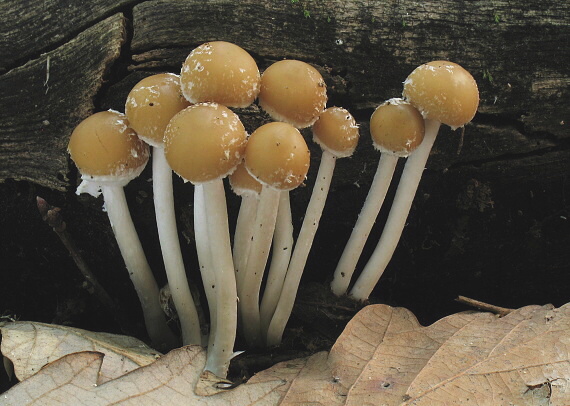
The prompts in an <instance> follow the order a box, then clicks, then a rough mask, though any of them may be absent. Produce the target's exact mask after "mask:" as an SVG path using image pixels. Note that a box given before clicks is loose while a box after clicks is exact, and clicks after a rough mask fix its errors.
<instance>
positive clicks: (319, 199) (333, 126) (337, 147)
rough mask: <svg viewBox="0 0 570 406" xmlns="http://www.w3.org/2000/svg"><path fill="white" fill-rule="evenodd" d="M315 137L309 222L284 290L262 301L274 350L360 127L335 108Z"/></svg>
mask: <svg viewBox="0 0 570 406" xmlns="http://www.w3.org/2000/svg"><path fill="white" fill-rule="evenodd" d="M313 137H314V140H315V142H316V143H318V144H319V145H320V146H321V148H322V150H323V153H322V156H321V162H320V165H319V170H318V173H317V177H316V181H315V185H314V186H313V192H312V194H311V198H310V200H309V204H308V206H307V211H306V213H305V218H304V219H303V224H302V226H301V230H300V231H299V236H298V238H297V242H296V243H295V249H294V251H293V254H292V256H291V262H290V263H289V266H288V268H287V272H286V276H285V274H283V275H282V277H283V278H284V282H283V283H282V289H281V290H280V292H276V293H274V292H269V291H266V292H265V294H264V297H263V299H264V300H265V298H266V297H267V300H265V302H266V303H267V304H266V306H265V307H264V304H265V303H264V302H263V301H262V307H261V310H262V321H263V317H268V318H269V321H267V325H266V330H265V332H266V334H267V337H266V340H267V345H270V346H271V345H277V344H279V343H280V342H281V337H282V335H283V331H284V329H285V325H286V324H287V321H288V320H289V317H290V315H291V311H292V310H293V305H294V303H295V296H296V294H297V290H298V288H299V283H300V281H301V276H302V274H303V270H304V268H305V265H306V263H307V258H308V256H309V252H310V250H311V246H312V244H313V240H314V238H315V234H316V232H317V228H318V226H319V221H320V218H321V215H322V212H323V209H324V206H325V202H326V198H327V194H328V191H329V187H330V182H331V179H332V175H333V172H334V167H335V164H336V159H337V158H343V157H349V156H350V155H352V154H353V152H354V150H355V149H356V145H357V143H358V138H359V132H358V126H357V125H356V121H355V120H354V117H352V115H351V114H350V113H349V112H348V111H347V110H346V109H343V108H340V107H331V108H328V109H326V110H325V111H324V112H323V113H321V115H320V116H319V118H318V119H317V121H316V122H315V123H314V124H313Z"/></svg>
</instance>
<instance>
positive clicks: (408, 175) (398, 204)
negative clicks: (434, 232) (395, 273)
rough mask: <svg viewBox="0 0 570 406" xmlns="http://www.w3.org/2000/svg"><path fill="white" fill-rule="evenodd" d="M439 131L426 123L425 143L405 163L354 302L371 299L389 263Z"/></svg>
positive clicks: (355, 289) (435, 123)
mask: <svg viewBox="0 0 570 406" xmlns="http://www.w3.org/2000/svg"><path fill="white" fill-rule="evenodd" d="M439 127H440V122H439V121H434V120H429V119H428V120H425V136H424V140H423V141H422V143H421V144H420V145H419V146H418V148H416V150H415V151H414V152H413V153H412V154H411V155H410V156H409V158H408V159H407V161H406V165H405V166H404V170H403V172H402V177H401V178H400V182H399V184H398V189H397V190H396V196H395V197H394V201H393V202H392V207H391V208H390V214H389V215H388V219H387V220H386V224H385V225H384V230H383V231H382V236H381V237H380V240H379V241H378V245H377V246H376V248H375V249H374V252H373V254H372V256H371V257H370V259H369V261H368V263H367V264H366V266H365V267H364V269H363V271H362V273H361V274H360V276H359V277H358V279H357V280H356V283H355V284H354V286H353V288H352V289H351V290H350V293H349V296H351V297H352V298H353V299H356V300H361V301H362V300H366V299H368V297H369V296H370V293H372V290H373V289H374V286H376V284H377V283H378V281H379V280H380V277H381V276H382V273H384V270H385V269H386V266H387V265H388V263H389V262H390V259H391V258H392V255H393V254H394V251H395V250H396V246H397V245H398V241H399V240H400V236H401V235H402V231H403V230H404V226H405V224H406V219H407V218H408V214H409V212H410V208H411V207H412V202H413V200H414V196H415V194H416V190H417V189H418V185H419V183H420V179H421V177H422V173H423V171H424V168H425V165H426V162H427V160H428V157H429V153H430V151H431V148H432V146H433V143H434V142H435V139H436V137H437V133H438V131H439Z"/></svg>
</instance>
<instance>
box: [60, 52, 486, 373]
mask: <svg viewBox="0 0 570 406" xmlns="http://www.w3.org/2000/svg"><path fill="white" fill-rule="evenodd" d="M446 75H448V76H446ZM465 75H469V74H468V73H467V72H466V71H464V70H463V69H462V68H461V67H459V65H456V64H452V63H450V62H441V61H438V62H432V63H430V64H426V65H422V66H421V67H419V68H418V69H417V70H416V71H414V72H413V73H412V74H411V75H410V77H409V78H408V79H407V80H406V82H405V84H404V95H403V96H404V98H403V99H391V100H388V101H387V102H385V103H384V104H382V105H381V106H379V107H378V109H377V110H376V111H375V112H374V114H373V115H372V117H371V121H370V124H371V125H370V127H371V135H372V137H373V140H374V146H375V147H376V148H377V149H379V150H380V151H381V152H382V156H381V158H380V163H379V166H378V171H377V173H376V176H375V178H374V181H373V184H372V187H371V190H370V193H369V195H368V197H367V199H366V202H365V204H364V207H363V210H362V213H361V216H360V217H359V219H358V222H357V224H356V226H355V228H354V231H353V235H352V236H351V237H350V240H349V242H348V244H347V246H346V249H345V252H344V253H343V256H342V258H341V260H340V262H339V265H338V268H337V270H336V272H335V275H334V279H333V282H332V285H331V287H332V290H333V292H334V293H335V294H337V295H341V294H345V293H346V292H347V291H348V287H349V284H350V281H351V276H352V274H353V272H354V270H355V268H356V263H357V261H358V258H359V256H360V254H361V251H362V248H363V246H364V243H365V242H366V238H367V236H368V234H369V232H370V229H371V227H372V224H373V223H374V221H375V218H376V216H377V214H378V212H379V210H380V207H381V205H382V202H383V201H384V197H385V194H386V190H387V188H388V186H389V184H390V182H391V179H392V175H393V172H394V168H395V166H396V163H397V160H398V158H399V157H407V156H408V155H410V157H409V158H408V160H407V163H406V166H405V169H404V173H403V175H402V178H401V179H400V185H399V187H398V191H397V193H396V198H395V200H394V203H393V205H392V210H391V212H390V216H389V218H388V221H387V223H386V225H385V230H384V234H383V235H382V237H381V239H380V241H379V243H378V247H377V249H376V251H375V252H374V254H373V256H372V258H371V259H370V261H369V263H368V265H367V266H366V267H365V269H364V270H363V271H362V273H361V275H360V277H359V278H358V280H357V281H356V283H355V284H354V287H353V288H352V290H350V292H349V294H350V296H351V297H353V298H355V299H358V300H365V299H366V298H368V295H369V294H370V292H371V291H372V288H373V287H374V285H375V284H376V282H377V281H378V279H379V278H380V275H381V273H382V271H383V269H384V268H385V266H386V264H387V263H388V261H389V260H390V257H391V255H392V253H393V251H394V249H395V247H396V244H397V242H398V239H399V237H400V234H401V232H402V229H403V224H404V223H405V218H406V215H407V212H408V210H409V207H410V205H411V201H412V199H413V194H414V192H415V189H416V188H417V184H418V182H419V178H420V174H421V171H422V169H423V166H424V164H425V161H426V160H427V156H428V155H429V150H430V149H431V145H432V144H433V141H434V139H435V134H437V129H438V128H439V123H440V122H441V123H446V124H449V125H451V126H453V127H457V126H461V125H463V124H465V123H466V122H468V121H469V120H470V119H471V118H472V117H473V115H474V113H475V111H476V108H477V102H478V94H477V90H476V85H475V84H474V81H473V80H472V78H471V79H469V78H470V75H469V77H467V76H465ZM434 81H435V82H437V83H433V82H434ZM438 81H439V82H438ZM445 86H447V87H445ZM469 86H471V87H469ZM473 86H475V87H474V90H473ZM450 88H453V90H450ZM429 92H432V93H431V94H435V96H431V97H430V96H429V94H430V93H429ZM438 92H439V93H438ZM426 95H428V96H426ZM256 99H258V104H259V106H260V107H261V109H262V110H263V111H264V112H265V113H266V114H267V116H268V117H269V118H270V119H271V120H273V121H271V122H269V123H266V124H264V125H261V126H260V127H259V128H257V129H255V130H254V131H252V133H251V135H249V134H248V133H247V131H246V129H245V127H244V125H243V124H242V122H241V120H240V117H239V116H238V114H239V112H240V110H236V109H241V108H245V107H248V106H250V105H251V104H252V103H254V102H255V101H256ZM434 100H435V102H434ZM326 104H327V92H326V85H325V81H324V79H323V77H322V76H321V74H320V73H319V71H318V70H317V69H315V68H314V67H313V66H311V65H309V64H307V63H305V62H302V61H298V60H282V61H278V62H276V63H274V64H272V65H270V66H269V67H268V68H267V69H266V70H265V71H264V72H263V74H260V71H259V69H258V67H257V64H256V62H255V60H254V59H253V58H252V57H251V55H250V54H249V53H248V52H247V51H245V50H244V49H243V48H241V47H239V46H237V45H235V44H232V43H229V42H224V41H214V42H208V43H205V44H202V45H200V46H198V47H197V48H195V49H194V50H193V51H192V52H191V53H190V54H189V55H188V57H187V59H186V60H185V61H184V63H183V65H182V68H181V72H180V75H177V74H172V73H164V74H156V75H152V76H149V77H147V78H145V79H143V80H142V81H140V82H139V83H138V84H136V85H135V87H134V88H133V89H132V90H131V91H130V93H129V95H128V97H127V99H126V103H125V114H122V113H119V112H116V111H104V112H99V113H95V114H93V115H92V116H90V117H88V118H86V119H85V120H84V121H83V122H81V123H80V124H79V125H78V126H77V128H76V129H75V131H74V132H73V134H72V136H71V139H70V142H69V152H70V155H71V157H72V159H73V161H74V162H75V163H76V165H77V167H78V168H79V170H80V171H81V173H82V179H83V182H82V183H81V185H79V187H78V189H77V193H83V192H87V193H90V194H92V195H94V196H97V195H99V194H101V193H102V194H103V196H104V199H105V209H106V211H107V213H108V215H109V219H110V222H111V225H112V229H113V232H114V233H115V236H116V239H117V243H118V245H119V248H120V251H121V253H122V255H123V257H124V261H125V265H126V267H127V269H128V271H129V275H130V276H131V279H132V282H133V284H134V286H135V289H136V291H137V293H138V295H139V299H140V302H141V306H142V309H143V313H144V319H145V323H146V326H147V331H148V335H149V338H150V339H151V341H152V342H153V344H154V345H156V346H158V347H160V348H173V347H174V346H177V345H179V341H178V338H177V337H176V336H175V335H174V334H173V332H172V331H171V330H170V329H169V327H168V326H167V324H166V318H165V315H164V314H163V312H162V310H161V308H160V306H159V304H158V303H159V302H158V298H159V294H158V291H159V289H158V286H157V283H156V281H155V279H154V275H153V272H152V271H151V269H150V267H149V265H148V262H147V261H146V258H145V254H144V252H143V249H142V246H141V244H140V241H139V240H138V237H137V235H136V231H135V228H134V226H133V223H132V220H131V218H130V215H129V211H128V207H127V204H126V201H125V197H124V192H123V186H125V185H126V184H127V183H128V182H129V181H130V180H132V179H133V178H134V177H136V176H138V175H139V174H140V173H141V172H142V170H143V168H144V167H145V165H146V163H147V161H148V159H149V157H150V155H151V152H152V177H153V194H154V203H155V211H156V221H157V226H158V233H159V241H160V245H161V250H162V254H163V261H164V267H165V271H166V277H167V280H168V285H169V288H170V291H171V294H172V299H173V303H174V306H175V308H176V312H177V314H178V319H179V323H180V332H181V335H182V337H181V338H182V341H181V343H182V344H184V345H187V344H193V345H205V346H207V347H208V352H207V353H208V355H207V362H206V367H205V369H206V370H208V371H210V372H212V373H214V374H215V375H217V376H219V377H225V376H226V374H227V371H228V367H229V363H230V360H231V359H232V357H233V356H234V355H235V354H236V353H235V352H234V343H235V340H236V335H237V334H238V331H239V332H241V334H242V335H243V338H244V340H245V342H246V343H247V345H248V346H249V347H252V348H253V347H261V346H272V345H277V344H279V343H280V342H281V339H282V335H283V331H284V329H285V325H286V324H287V321H288V319H289V317H290V314H291V311H292V309H293V304H294V301H295V296H296V293H297V289H298V286H299V282H300V280H301V276H302V273H303V270H304V268H305V266H306V263H307V258H308V256H309V253H310V250H311V246H312V243H313V240H314V237H315V234H316V232H317V228H318V225H319V221H320V218H321V215H322V212H323V208H324V205H325V202H326V197H327V194H328V190H329V186H330V184H331V178H332V176H333V171H334V167H335V162H336V159H337V158H342V157H349V156H350V155H351V154H352V153H353V152H354V150H355V148H356V145H357V142H358V139H359V128H358V125H357V124H356V120H355V119H354V117H353V116H352V115H351V114H350V113H349V112H348V111H347V110H346V109H344V108H341V107H329V108H327V106H326ZM457 106H463V107H462V108H464V109H465V111H464V110H460V109H459V108H458V107H457ZM309 127H311V130H312V134H313V138H314V141H315V142H316V143H318V144H319V145H320V147H321V148H322V156H321V160H320V165H319V169H318V174H317V177H316V180H315V183H314V185H313V191H312V194H311V198H310V201H309V203H308V206H307V209H306V213H305V216H304V220H303V223H302V226H301V228H300V230H299V233H298V237H297V239H296V241H295V239H294V238H293V235H294V230H293V225H292V215H291V206H290V197H289V192H290V191H291V190H293V189H295V188H296V187H298V186H299V185H301V184H302V183H303V182H304V181H305V180H306V177H307V173H308V169H309V161H310V152H309V148H308V146H307V143H306V141H305V138H304V137H303V134H302V132H301V131H300V130H301V129H304V128H309ZM424 134H425V135H424ZM422 139H423V141H422ZM414 150H415V151H414ZM173 172H174V173H175V174H176V175H178V176H180V177H181V178H182V179H183V180H184V181H185V182H190V183H191V184H192V185H193V187H194V203H193V213H194V233H195V241H196V247H195V252H196V256H197V258H198V262H199V267H200V273H201V277H202V283H203V289H204V291H205V296H206V300H207V302H208V303H207V304H208V309H209V312H210V314H209V329H207V328H205V327H207V326H201V325H200V322H199V317H198V312H197V310H196V306H195V302H197V301H198V298H195V297H192V294H191V289H190V286H189V284H188V279H187V277H186V272H187V269H186V268H185V266H184V263H183V261H182V253H181V252H182V250H183V249H187V248H184V247H181V245H180V240H179V237H178V231H177V229H176V216H175V207H174V194H173V190H172V173H173ZM225 177H229V183H230V185H231V189H232V190H233V191H234V192H235V193H236V194H237V195H238V196H240V197H241V206H240V210H239V214H238V216H237V219H231V218H228V212H227V207H226V196H225V188H224V183H223V182H224V181H223V179H224V178H225ZM233 220H235V232H234V235H233V236H232V235H230V227H229V225H230V222H231V221H233ZM270 253H272V256H271V258H270ZM238 322H239V323H238ZM202 331H208V334H207V335H206V336H203V335H202V334H201V332H202Z"/></svg>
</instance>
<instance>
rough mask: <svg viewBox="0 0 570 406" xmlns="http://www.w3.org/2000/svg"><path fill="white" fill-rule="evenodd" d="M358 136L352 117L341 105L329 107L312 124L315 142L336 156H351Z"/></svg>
mask: <svg viewBox="0 0 570 406" xmlns="http://www.w3.org/2000/svg"><path fill="white" fill-rule="evenodd" d="M359 136H360V134H359V132H358V125H357V124H356V121H355V120H354V117H352V114H350V113H349V112H348V110H346V109H344V108H342V107H329V108H328V109H326V110H325V111H323V112H322V113H321V115H320V116H319V118H318V119H317V121H315V124H313V138H314V140H315V142H316V143H317V144H319V145H320V146H321V148H323V149H325V150H327V151H329V152H330V153H331V154H333V155H335V156H337V157H348V156H351V155H352V154H353V152H354V150H355V149H356V144H358V138H359Z"/></svg>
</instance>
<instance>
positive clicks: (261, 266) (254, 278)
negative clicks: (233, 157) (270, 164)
mask: <svg viewBox="0 0 570 406" xmlns="http://www.w3.org/2000/svg"><path fill="white" fill-rule="evenodd" d="M281 193H282V192H281V191H279V190H277V189H273V188H272V187H269V186H265V185H263V188H262V189H261V194H260V196H259V205H258V208H257V215H256V218H255V229H254V234H253V240H252V242H251V248H250V251H249V258H248V260H247V268H246V273H245V277H244V280H243V283H242V286H241V291H240V292H239V311H240V316H241V321H242V331H243V334H244V337H245V339H246V342H247V343H248V345H249V346H251V347H260V346H261V345H262V344H263V341H262V335H261V320H260V314H259V291H260V289H261V280H262V278H263V273H264V271H265V265H266V264H267V258H268V256H269V250H270V248H271V240H272V238H273V233H274V231H275V222H276V219H277V211H278V207H279V196H280V194H281Z"/></svg>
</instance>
